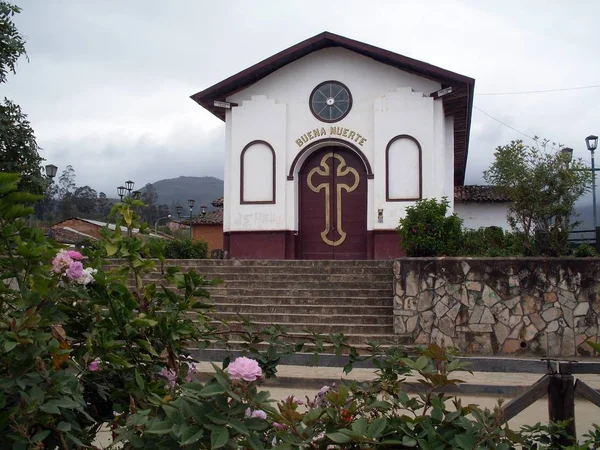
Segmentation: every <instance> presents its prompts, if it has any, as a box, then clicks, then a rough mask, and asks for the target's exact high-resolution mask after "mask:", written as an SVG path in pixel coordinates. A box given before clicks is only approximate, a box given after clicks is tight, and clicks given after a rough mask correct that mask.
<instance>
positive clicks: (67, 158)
mask: <svg viewBox="0 0 600 450" xmlns="http://www.w3.org/2000/svg"><path fill="white" fill-rule="evenodd" d="M19 3H20V6H22V8H23V13H22V14H20V15H18V16H17V18H16V21H17V25H18V27H19V30H21V31H22V32H23V33H24V34H25V35H26V36H27V38H28V44H27V48H28V54H29V58H30V62H29V63H27V62H26V61H25V60H22V61H21V62H20V64H19V66H18V73H17V75H16V76H12V77H11V78H10V79H9V83H8V84H7V85H3V86H2V88H3V92H2V95H6V96H7V97H9V98H11V99H12V100H14V101H16V102H17V103H19V104H20V105H21V106H22V107H23V109H24V111H26V112H27V113H28V114H29V118H30V120H31V122H32V125H33V127H34V129H35V130H36V135H37V136H38V140H39V143H40V145H42V147H44V149H45V150H44V152H43V156H44V157H45V158H46V159H47V160H48V162H52V163H54V164H57V165H59V166H60V167H61V168H64V166H66V165H67V164H72V165H73V166H74V167H75V170H76V173H77V182H78V184H80V185H81V184H90V185H91V186H92V187H94V188H95V189H97V190H99V191H100V190H104V191H106V192H107V194H109V193H110V191H111V190H112V189H114V187H115V186H117V185H118V184H120V183H122V182H123V181H124V180H126V179H128V178H131V179H134V180H135V181H136V182H138V184H141V183H145V182H149V181H156V180H158V179H161V178H167V177H171V176H179V175H213V176H218V177H222V175H223V166H222V164H223V149H224V126H223V123H222V122H221V121H219V120H218V119H216V118H215V117H213V116H212V115H211V114H209V113H208V112H206V111H204V110H203V109H202V108H200V107H199V106H198V105H197V104H195V103H194V102H192V101H191V100H190V99H189V95H191V94H193V93H195V92H197V91H200V90H202V89H205V88H206V87H208V86H210V85H212V84H214V83H216V82H218V81H221V80H222V79H224V78H226V77H228V76H230V75H232V74H234V73H236V72H238V71H240V70H243V69H245V68H246V67H248V66H250V65H252V64H254V63H256V62H258V61H261V60H262V59H264V58H267V57H269V56H271V55H273V54H275V53H276V52H278V51H281V50H283V49H284V48H287V47H289V46H291V45H294V44H296V43H297V42H300V41H302V40H304V39H306V38H308V37H310V36H312V35H315V34H317V33H320V32H322V31H324V30H328V31H332V32H335V33H339V34H342V35H345V36H348V37H350V38H354V39H358V40H361V41H364V42H368V43H370V44H373V45H376V46H380V47H383V48H386V49H389V50H392V51H395V52H398V53H401V54H404V55H406V56H410V57H413V58H416V59H419V60H422V61H426V62H429V63H431V64H435V65H438V66H440V67H444V68H446V69H449V70H453V71H456V72H458V73H461V74H465V75H468V76H471V77H473V78H475V79H476V93H490V92H514V91H526V90H537V89H552V88H562V87H570V86H584V85H591V84H599V83H600V80H599V79H598V76H597V74H598V73H600V58H597V55H598V54H600V40H599V39H597V35H596V34H597V33H596V32H597V26H596V18H597V17H598V15H599V14H600V3H599V2H594V1H580V2H577V7H573V4H572V3H568V2H567V3H565V2H555V1H545V0H531V1H528V2H523V1H521V0H505V1H502V2H489V1H488V2H481V1H476V0H462V1H460V0H444V1H436V0H420V1H402V2H398V1H392V0H388V1H385V0H380V1H378V2H371V3H370V4H368V5H367V6H366V4H365V2H364V1H358V0H330V1H329V2H327V4H323V3H322V2H320V1H318V0H306V1H292V0H290V1H285V2H282V1H276V0H264V1H261V2H248V1H242V0H240V1H237V0H230V1H227V2H206V1H204V2H198V1H195V0H180V1H177V2H164V1H158V0H128V1H127V2H123V1H121V0H103V1H102V2H98V1H94V0H78V1H76V2H74V1H71V0H53V1H52V2H48V1H39V0H22V1H20V2H19ZM315 70H318V67H317V68H315ZM599 94H600V89H597V90H585V91H567V92H561V93H552V94H540V95H536V94H533V95H519V96H476V97H475V106H477V107H479V108H481V109H483V110H484V111H486V112H488V113H489V114H491V115H493V116H494V117H497V118H499V119H500V120H502V121H504V122H506V123H507V124H509V125H511V126H512V127H514V128H516V129H517V130H520V131H522V132H524V133H526V134H529V135H531V136H533V135H539V136H541V137H547V138H549V139H551V140H554V141H557V142H561V143H564V144H566V145H569V146H571V147H573V148H574V149H575V152H574V154H575V156H576V157H582V158H586V159H589V152H587V150H586V149H585V144H584V142H583V139H584V137H585V136H587V135H588V134H591V133H595V134H600V130H599V129H598V126H599V125H598V124H600V102H598V95H599ZM471 129H472V132H471V138H470V143H471V144H470V149H469V161H468V167H467V180H466V181H467V182H468V183H480V182H482V178H481V172H482V171H483V170H484V169H485V168H487V167H488V166H489V164H490V163H491V161H492V158H493V150H494V148H495V147H497V146H498V145H503V144H505V143H508V142H509V141H510V140H513V139H519V138H521V137H522V136H521V135H520V134H519V133H518V132H515V131H514V130H511V129H510V128H507V127H506V126H504V125H501V124H499V123H498V122H495V121H494V120H492V119H490V118H489V117H486V116H485V115H482V114H481V113H480V112H478V111H474V113H473V122H472V128H471ZM523 139H525V140H527V138H524V137H523Z"/></svg>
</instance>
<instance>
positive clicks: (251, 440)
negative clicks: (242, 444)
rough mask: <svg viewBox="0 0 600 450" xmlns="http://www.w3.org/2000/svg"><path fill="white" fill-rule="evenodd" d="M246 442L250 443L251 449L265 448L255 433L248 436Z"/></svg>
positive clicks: (259, 449)
mask: <svg viewBox="0 0 600 450" xmlns="http://www.w3.org/2000/svg"><path fill="white" fill-rule="evenodd" d="M248 444H250V447H252V449H253V450H264V448H265V446H264V445H263V443H262V441H261V440H260V438H259V437H258V436H256V435H255V434H253V435H252V436H250V437H249V438H248Z"/></svg>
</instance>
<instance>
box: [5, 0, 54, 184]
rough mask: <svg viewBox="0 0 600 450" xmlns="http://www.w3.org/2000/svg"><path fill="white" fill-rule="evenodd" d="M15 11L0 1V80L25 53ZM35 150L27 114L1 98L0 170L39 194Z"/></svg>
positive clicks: (38, 159) (42, 180)
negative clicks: (15, 176)
mask: <svg viewBox="0 0 600 450" xmlns="http://www.w3.org/2000/svg"><path fill="white" fill-rule="evenodd" d="M19 12H21V9H20V8H18V7H17V6H13V5H11V4H9V3H6V2H4V1H1V0H0V83H5V82H6V80H7V75H8V73H9V72H12V73H15V67H16V63H17V60H18V59H19V58H20V57H21V56H26V53H25V39H24V38H23V36H22V35H21V34H20V33H19V32H18V30H17V28H16V26H15V24H14V22H13V21H12V18H13V16H14V15H15V14H18V13H19ZM39 151H40V147H39V146H38V145H37V142H36V140H35V135H34V132H33V129H32V128H31V126H30V124H29V121H28V120H27V115H25V114H24V113H23V112H22V111H21V108H20V107H19V106H18V105H16V104H15V103H13V102H11V101H10V100H8V99H6V98H5V99H4V102H3V103H0V172H12V173H19V174H20V175H21V181H20V182H19V190H20V191H27V192H31V193H35V194H43V193H44V191H45V189H46V187H47V186H48V180H46V179H45V178H44V176H43V175H42V168H41V163H42V161H43V158H42V157H41V156H40V155H39Z"/></svg>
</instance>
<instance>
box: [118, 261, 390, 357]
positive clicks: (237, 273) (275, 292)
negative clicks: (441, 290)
mask: <svg viewBox="0 0 600 450" xmlns="http://www.w3.org/2000/svg"><path fill="white" fill-rule="evenodd" d="M115 264H116V261H115V262H114V263H112V264H111V265H112V266H113V267H114V265H115ZM167 265H173V266H179V267H181V269H182V270H183V271H186V270H187V269H188V268H190V269H194V270H195V271H197V272H198V273H199V274H201V275H203V276H204V277H205V278H220V279H222V280H223V283H222V284H218V285H216V286H212V287H210V288H209V289H208V290H209V291H210V294H211V303H213V304H214V311H213V314H214V316H215V318H218V319H223V320H236V319H237V318H238V316H239V315H242V316H244V317H246V318H249V319H251V320H252V322H253V323H255V324H257V325H258V326H259V327H261V328H262V327H264V328H266V327H267V326H269V325H272V324H279V325H281V326H282V327H283V328H284V329H285V330H286V331H288V332H290V333H292V334H296V333H297V334H306V331H307V330H311V331H314V332H318V333H320V334H324V335H327V334H329V333H344V335H345V336H346V337H347V338H348V343H350V344H352V345H354V346H356V347H358V348H360V347H363V346H365V345H366V344H367V342H369V341H378V342H379V343H382V344H384V343H391V342H398V337H397V336H394V332H393V304H392V302H393V293H392V284H393V274H392V261H306V260H245V261H241V260H169V261H168V262H167ZM157 266H159V265H158V264H157ZM107 268H110V266H108V267H107ZM158 278H160V274H159V272H158V271H157V273H150V274H148V275H147V277H146V279H147V280H148V281H150V280H156V279H158ZM233 344H234V347H235V342H233Z"/></svg>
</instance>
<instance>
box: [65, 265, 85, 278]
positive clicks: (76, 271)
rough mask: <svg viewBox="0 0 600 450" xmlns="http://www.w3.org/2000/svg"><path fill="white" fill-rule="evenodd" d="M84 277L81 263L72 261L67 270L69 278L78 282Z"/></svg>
mask: <svg viewBox="0 0 600 450" xmlns="http://www.w3.org/2000/svg"><path fill="white" fill-rule="evenodd" d="M81 275H83V264H82V263H80V262H79V261H72V262H71V264H69V268H68V269H67V277H68V278H70V279H71V280H78V279H79V278H81Z"/></svg>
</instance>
